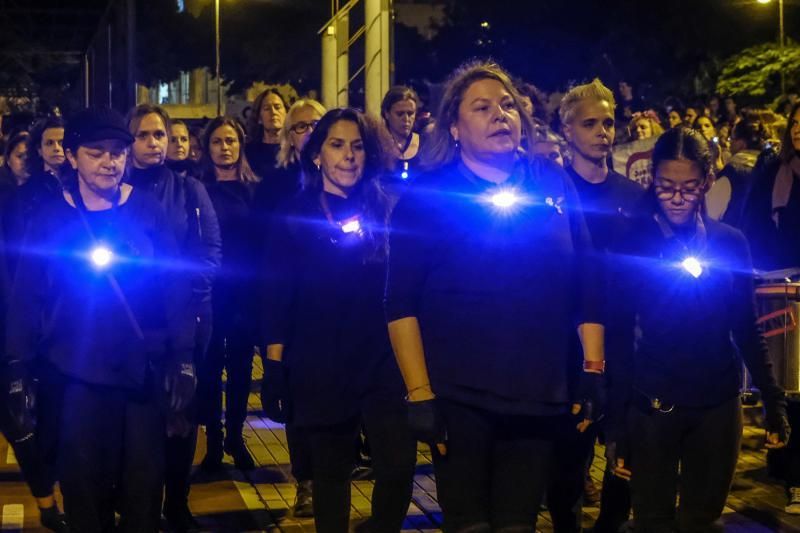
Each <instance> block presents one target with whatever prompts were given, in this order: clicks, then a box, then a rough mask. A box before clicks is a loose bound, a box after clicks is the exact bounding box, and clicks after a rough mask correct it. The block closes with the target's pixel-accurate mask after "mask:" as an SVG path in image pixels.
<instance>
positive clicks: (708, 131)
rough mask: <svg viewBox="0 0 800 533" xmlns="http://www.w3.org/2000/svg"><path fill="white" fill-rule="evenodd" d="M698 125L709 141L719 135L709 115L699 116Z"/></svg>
mask: <svg viewBox="0 0 800 533" xmlns="http://www.w3.org/2000/svg"><path fill="white" fill-rule="evenodd" d="M697 127H698V128H699V130H700V133H702V134H703V137H705V139H706V140H707V141H713V140H714V137H716V136H717V129H716V128H715V127H714V123H713V122H711V119H710V118H708V117H700V118H698V119H697Z"/></svg>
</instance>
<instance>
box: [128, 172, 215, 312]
mask: <svg viewBox="0 0 800 533" xmlns="http://www.w3.org/2000/svg"><path fill="white" fill-rule="evenodd" d="M128 182H129V183H130V184H131V185H133V186H134V187H136V188H139V189H142V190H145V191H148V192H150V193H152V194H153V195H154V196H155V197H156V198H157V199H158V201H159V202H160V203H161V207H162V208H163V209H164V211H165V212H166V214H167V220H168V223H169V227H170V228H172V231H173V233H174V235H175V238H176V240H177V241H178V249H179V250H180V252H181V255H182V257H183V260H184V261H187V262H188V263H191V265H192V269H191V282H192V291H193V294H194V299H193V300H194V302H196V303H197V302H207V301H210V299H211V287H212V284H213V282H214V276H215V275H216V273H217V269H219V265H220V262H221V259H222V258H221V250H222V241H221V237H220V231H219V222H218V221H217V215H216V213H215V212H214V206H213V205H212V203H211V199H210V198H209V197H208V192H206V188H205V187H204V186H203V184H202V183H200V182H199V181H198V180H196V179H195V178H193V177H191V176H187V177H180V176H177V175H176V174H175V173H173V172H172V171H171V170H170V169H169V168H167V167H166V166H165V165H159V166H155V167H150V168H146V169H140V168H132V169H131V170H130V173H129V175H128Z"/></svg>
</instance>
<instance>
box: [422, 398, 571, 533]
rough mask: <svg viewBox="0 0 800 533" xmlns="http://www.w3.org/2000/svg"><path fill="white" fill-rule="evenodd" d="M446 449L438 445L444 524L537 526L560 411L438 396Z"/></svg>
mask: <svg viewBox="0 0 800 533" xmlns="http://www.w3.org/2000/svg"><path fill="white" fill-rule="evenodd" d="M439 402H440V405H441V409H442V413H443V415H444V418H445V422H446V424H447V434H448V442H447V455H445V456H441V455H439V454H438V453H437V452H436V451H435V450H434V452H433V456H434V469H435V472H436V489H437V493H438V496H439V505H440V506H441V508H442V513H443V515H444V525H443V528H442V529H443V530H444V531H445V532H447V533H450V532H453V533H455V532H459V531H465V530H469V531H475V532H478V531H490V530H491V531H502V530H505V531H514V532H533V531H535V525H536V519H537V514H538V512H539V505H540V503H541V501H542V495H543V493H544V491H545V486H546V484H547V478H548V469H549V465H550V460H551V457H552V452H553V440H552V439H553V433H554V432H555V431H556V428H557V426H558V424H559V423H560V418H561V417H535V416H512V415H500V414H497V413H490V412H488V411H483V410H481V409H477V408H475V407H471V406H466V405H462V404H458V403H455V402H452V401H448V400H443V399H440V400H439Z"/></svg>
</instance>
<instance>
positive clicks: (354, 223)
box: [342, 219, 361, 233]
mask: <svg viewBox="0 0 800 533" xmlns="http://www.w3.org/2000/svg"><path fill="white" fill-rule="evenodd" d="M342 231H343V232H344V233H358V232H360V231H361V223H360V222H359V221H358V219H354V220H350V221H349V222H345V223H344V224H342Z"/></svg>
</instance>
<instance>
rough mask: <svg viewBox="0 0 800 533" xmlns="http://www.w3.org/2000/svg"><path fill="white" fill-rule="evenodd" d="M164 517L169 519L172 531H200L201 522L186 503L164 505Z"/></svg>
mask: <svg viewBox="0 0 800 533" xmlns="http://www.w3.org/2000/svg"><path fill="white" fill-rule="evenodd" d="M164 518H166V519H167V525H169V529H170V531H174V532H175V533H191V532H193V531H200V528H201V526H200V524H198V523H197V520H195V519H194V516H192V512H191V511H190V510H189V506H188V505H187V504H186V503H183V504H180V505H169V504H165V505H164Z"/></svg>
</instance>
